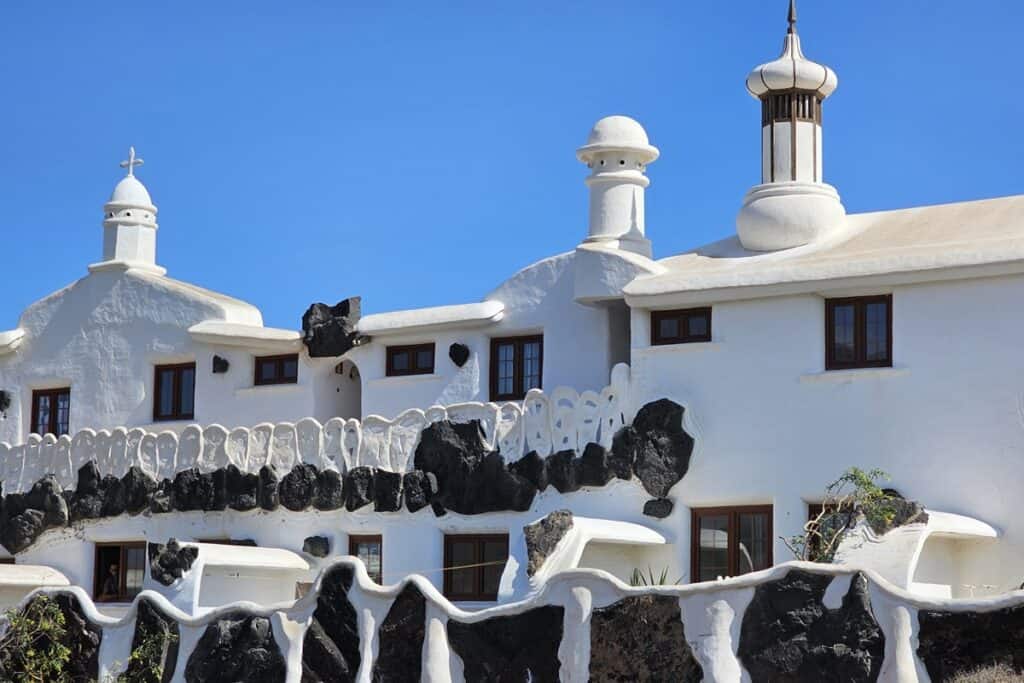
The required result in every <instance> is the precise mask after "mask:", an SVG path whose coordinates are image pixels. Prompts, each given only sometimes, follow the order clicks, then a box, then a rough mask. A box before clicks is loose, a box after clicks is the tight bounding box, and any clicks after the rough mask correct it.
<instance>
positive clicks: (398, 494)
mask: <svg viewBox="0 0 1024 683" xmlns="http://www.w3.org/2000/svg"><path fill="white" fill-rule="evenodd" d="M373 509H374V511H375V512H397V511H399V510H401V509H402V475H401V474H399V473H397V472H388V471H387V470H376V471H375V472H374V473H373Z"/></svg>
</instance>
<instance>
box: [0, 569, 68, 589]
mask: <svg viewBox="0 0 1024 683" xmlns="http://www.w3.org/2000/svg"><path fill="white" fill-rule="evenodd" d="M70 585H71V582H70V581H68V577H66V576H64V575H63V574H62V573H60V572H59V571H57V570H56V569H54V568H52V567H44V566H42V565H35V564H0V587H13V586H25V587H32V588H39V587H44V586H70Z"/></svg>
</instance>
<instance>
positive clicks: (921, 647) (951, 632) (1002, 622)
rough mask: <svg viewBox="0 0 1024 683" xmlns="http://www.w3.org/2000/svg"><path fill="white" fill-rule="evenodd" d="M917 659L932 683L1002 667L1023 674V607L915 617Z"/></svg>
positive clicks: (922, 614)
mask: <svg viewBox="0 0 1024 683" xmlns="http://www.w3.org/2000/svg"><path fill="white" fill-rule="evenodd" d="M917 619H918V623H919V624H920V628H919V630H918V634H917V640H918V647H917V656H918V657H920V658H921V661H923V662H924V665H925V667H926V668H927V669H928V675H929V676H930V677H931V679H932V681H934V683H939V682H940V681H948V680H950V679H952V678H954V677H955V676H956V675H957V674H961V673H965V672H968V671H972V670H974V669H977V668H979V667H987V666H992V665H995V664H1003V665H1006V666H1008V667H1011V668H1012V669H1014V670H1015V671H1016V672H1017V673H1018V674H1024V647H1022V646H1021V643H1024V606H1019V607H1013V608H1010V609H1002V610H996V611H993V612H937V611H931V610H921V611H919V612H918V614H917Z"/></svg>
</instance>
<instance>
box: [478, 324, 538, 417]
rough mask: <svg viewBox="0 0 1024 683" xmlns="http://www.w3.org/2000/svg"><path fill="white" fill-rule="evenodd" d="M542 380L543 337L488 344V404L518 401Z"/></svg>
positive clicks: (511, 339) (506, 340)
mask: <svg viewBox="0 0 1024 683" xmlns="http://www.w3.org/2000/svg"><path fill="white" fill-rule="evenodd" d="M543 378H544V337H543V336H541V335H536V336H533V335H531V336H529V337H506V338H504V339H492V340H491V400H492V401H519V400H522V399H524V398H526V392H527V391H529V390H530V389H540V388H541V383H542V382H543Z"/></svg>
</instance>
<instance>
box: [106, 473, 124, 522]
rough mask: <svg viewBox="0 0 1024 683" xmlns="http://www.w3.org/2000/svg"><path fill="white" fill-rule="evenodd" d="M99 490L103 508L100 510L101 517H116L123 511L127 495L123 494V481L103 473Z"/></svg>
mask: <svg viewBox="0 0 1024 683" xmlns="http://www.w3.org/2000/svg"><path fill="white" fill-rule="evenodd" d="M100 491H101V492H102V493H101V495H102V496H103V509H102V510H100V516H101V517H117V516H118V515H120V514H121V513H123V512H124V511H125V506H126V505H127V502H128V501H127V497H126V495H125V490H124V483H122V481H121V480H120V479H118V478H117V477H115V476H114V475H112V474H107V475H104V477H103V481H101V482H100Z"/></svg>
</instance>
